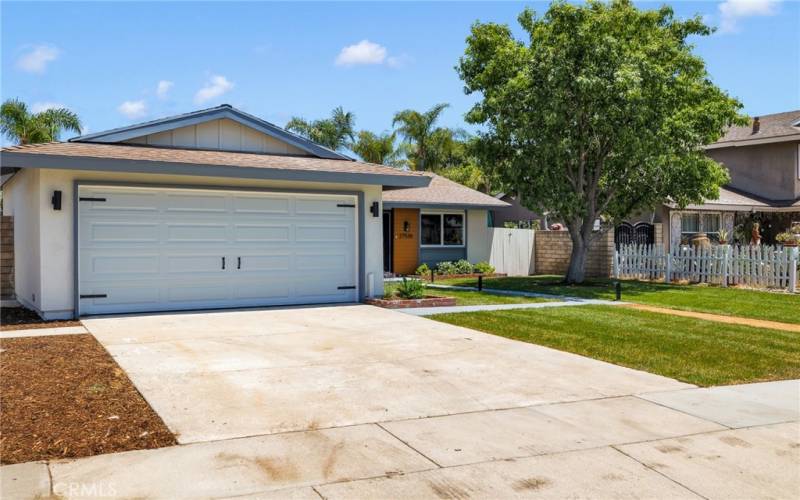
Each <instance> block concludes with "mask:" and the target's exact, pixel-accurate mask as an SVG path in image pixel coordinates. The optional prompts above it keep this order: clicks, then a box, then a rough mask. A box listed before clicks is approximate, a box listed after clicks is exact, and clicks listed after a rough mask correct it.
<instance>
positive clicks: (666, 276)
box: [614, 245, 798, 292]
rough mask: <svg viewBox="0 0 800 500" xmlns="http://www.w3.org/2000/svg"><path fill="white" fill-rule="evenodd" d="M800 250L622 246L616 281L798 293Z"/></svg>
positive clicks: (617, 258) (616, 269) (771, 247)
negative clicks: (704, 284) (719, 286)
mask: <svg viewBox="0 0 800 500" xmlns="http://www.w3.org/2000/svg"><path fill="white" fill-rule="evenodd" d="M797 266H798V249H797V247H782V246H767V245H760V246H749V245H741V246H739V245H735V246H730V245H717V246H711V247H691V246H682V247H679V248H675V249H672V250H670V251H667V250H665V249H664V248H663V247H662V246H660V245H621V246H620V247H619V248H618V249H617V250H616V252H615V253H614V276H615V277H617V278H631V279H647V280H660V279H663V280H664V281H666V282H667V283H670V282H672V281H674V280H678V281H690V282H694V283H714V284H718V285H721V286H728V285H747V286H752V287H756V288H784V289H788V290H789V291H791V292H796V291H797V272H798V271H797Z"/></svg>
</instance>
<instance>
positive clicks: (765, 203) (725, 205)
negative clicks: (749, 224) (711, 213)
mask: <svg viewBox="0 0 800 500" xmlns="http://www.w3.org/2000/svg"><path fill="white" fill-rule="evenodd" d="M673 206H675V205H673ZM797 207H800V199H798V200H783V201H770V200H765V199H763V198H760V197H758V196H756V195H754V194H750V193H747V192H744V191H741V190H738V189H734V188H732V187H729V186H726V187H721V188H719V197H718V198H717V199H715V200H706V201H705V203H702V204H690V205H687V206H686V208H687V209H690V210H751V209H752V210H781V209H788V208H797Z"/></svg>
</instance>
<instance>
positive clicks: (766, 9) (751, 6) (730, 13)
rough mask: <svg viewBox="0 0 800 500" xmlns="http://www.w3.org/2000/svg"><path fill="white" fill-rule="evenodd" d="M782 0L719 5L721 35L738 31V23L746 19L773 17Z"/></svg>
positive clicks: (734, 0)
mask: <svg viewBox="0 0 800 500" xmlns="http://www.w3.org/2000/svg"><path fill="white" fill-rule="evenodd" d="M778 3H780V0H725V1H724V2H722V3H721V4H719V14H720V24H719V30H720V33H734V32H736V31H738V28H739V26H738V21H739V20H740V19H742V18H745V17H753V16H772V15H774V14H775V13H777V11H778Z"/></svg>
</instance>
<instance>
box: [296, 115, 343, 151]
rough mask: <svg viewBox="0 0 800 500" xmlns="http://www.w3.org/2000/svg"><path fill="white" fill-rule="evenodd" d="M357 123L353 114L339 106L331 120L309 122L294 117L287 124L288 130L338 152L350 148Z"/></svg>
mask: <svg viewBox="0 0 800 500" xmlns="http://www.w3.org/2000/svg"><path fill="white" fill-rule="evenodd" d="M355 121H356V117H355V115H354V114H353V113H351V112H349V111H345V110H344V109H342V107H341V106H339V107H337V108H335V109H334V110H333V111H332V112H331V117H330V118H323V119H320V120H314V121H310V122H309V121H306V120H304V119H303V118H298V117H292V119H291V120H289V122H288V123H287V124H286V129H287V130H291V131H292V132H295V133H297V134H299V135H301V136H303V137H305V138H307V139H310V140H312V141H314V142H316V143H317V144H321V145H323V146H325V147H326V148H329V149H332V150H334V151H337V150H340V149H344V148H347V147H349V145H350V143H351V142H352V141H353V140H355Z"/></svg>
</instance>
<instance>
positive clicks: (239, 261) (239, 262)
mask: <svg viewBox="0 0 800 500" xmlns="http://www.w3.org/2000/svg"><path fill="white" fill-rule="evenodd" d="M241 268H242V258H241V257H236V269H241Z"/></svg>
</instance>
